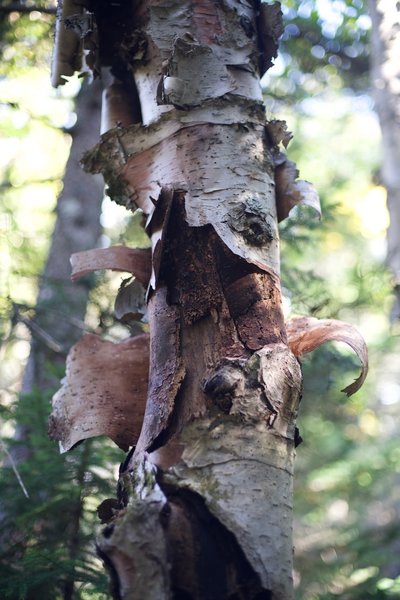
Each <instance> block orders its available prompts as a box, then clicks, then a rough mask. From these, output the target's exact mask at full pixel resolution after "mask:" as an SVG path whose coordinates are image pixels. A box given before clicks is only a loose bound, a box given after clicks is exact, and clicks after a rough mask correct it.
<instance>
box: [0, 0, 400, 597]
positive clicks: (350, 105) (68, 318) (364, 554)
mask: <svg viewBox="0 0 400 600" xmlns="http://www.w3.org/2000/svg"><path fill="white" fill-rule="evenodd" d="M393 4H395V3H393ZM367 8H368V7H367V5H366V3H364V2H362V1H360V0H347V1H344V0H335V1H327V0H302V1H301V0H297V1H295V0H285V2H283V3H282V9H283V13H284V19H285V33H284V35H283V38H282V41H281V51H280V55H279V57H278V59H277V60H276V61H275V66H274V67H273V69H271V70H270V71H269V72H268V73H267V75H266V76H265V77H264V79H263V86H264V92H265V102H266V106H267V113H268V116H269V117H274V118H275V117H276V118H284V119H286V120H287V122H288V124H289V127H290V129H291V130H292V131H293V133H294V139H293V141H292V142H291V143H290V145H289V149H288V153H289V157H290V158H291V159H293V160H295V161H296V163H297V166H298V168H299V170H300V173H301V176H302V178H305V179H308V180H310V181H312V182H313V183H314V185H315V186H316V188H317V189H318V191H319V194H320V198H321V204H322V208H323V218H322V220H321V221H319V219H318V218H316V216H315V215H313V214H312V212H309V211H308V210H307V209H306V208H303V209H300V210H298V212H295V211H294V212H293V213H292V214H291V217H290V218H289V219H287V220H286V221H284V223H283V224H282V225H281V240H282V283H283V287H284V295H285V304H286V310H287V314H288V315H290V314H306V315H312V316H316V317H318V318H339V319H342V320H344V321H348V322H350V323H353V324H355V325H356V326H357V327H358V328H359V329H360V331H361V332H362V334H363V335H364V337H365V338H366V340H367V342H368V346H369V352H370V365H371V366H370V374H369V376H368V379H367V382H366V384H365V385H364V387H363V388H362V389H361V391H359V392H358V393H357V394H356V395H355V396H353V397H351V398H350V399H348V398H346V397H345V395H344V394H341V393H340V389H341V388H343V387H344V385H346V384H347V383H348V382H349V379H350V380H351V378H352V377H353V376H355V375H356V373H357V370H358V369H359V365H358V363H357V359H355V358H354V357H353V356H352V355H351V354H350V352H349V353H348V352H347V351H346V349H344V348H343V347H342V346H341V345H340V344H337V345H336V344H328V345H326V346H325V347H323V348H321V349H319V350H317V351H315V352H314V353H313V355H311V357H310V358H307V359H306V360H305V361H304V362H303V370H304V378H305V389H304V393H303V400H302V403H301V410H300V417H299V427H300V433H301V436H302V438H303V443H302V444H301V445H300V447H299V448H298V451H297V464H296V477H295V488H296V489H295V561H296V562H295V565H296V574H295V583H296V594H297V597H298V598H299V599H300V598H301V599H304V600H317V599H318V600H327V599H332V598H337V597H340V598H344V599H346V598H348V599H354V600H357V599H360V600H361V599H367V598H378V599H379V598H400V567H399V561H398V555H399V551H400V535H399V533H400V531H399V530H400V448H399V445H398V436H399V429H400V421H399V415H400V369H399V366H398V365H399V350H400V340H399V331H400V328H399V321H398V319H399V315H398V307H397V305H396V297H395V292H394V291H393V282H392V276H391V274H390V273H389V271H388V270H386V268H385V256H386V247H387V244H386V229H387V227H388V224H389V215H388V211H387V208H386V192H385V189H384V187H383V186H382V183H381V178H380V174H379V173H380V165H381V161H382V151H381V138H380V129H379V123H378V118H377V116H376V114H375V112H374V102H373V98H372V90H371V87H372V86H371V78H370V69H369V59H370V49H371V46H370V34H371V19H370V17H369V15H368V11H367ZM54 23H55V16H54V5H53V4H52V3H50V2H39V1H38V2H36V3H35V5H34V6H32V5H29V3H24V4H23V5H21V6H19V5H18V6H16V5H15V3H7V2H6V1H5V0H3V2H2V6H1V7H0V36H1V37H0V52H1V58H2V60H1V65H0V76H1V79H0V132H1V140H0V178H1V182H0V192H1V197H2V198H1V204H0V228H1V234H0V235H1V237H0V254H1V259H0V272H1V282H0V289H1V299H0V318H1V321H0V334H1V362H0V376H1V382H2V385H1V388H2V391H1V403H0V426H1V431H0V451H1V460H2V463H3V467H4V468H2V470H1V473H0V489H1V505H0V518H1V519H2V527H1V528H0V538H1V544H0V597H2V598H3V597H4V598H11V599H17V598H18V599H29V598H32V599H34V598H36V599H37V598H41V599H43V600H47V599H49V600H50V599H59V598H63V599H64V600H67V599H68V598H79V599H86V598H96V599H99V600H100V599H103V598H108V597H109V593H108V587H107V585H108V584H107V580H106V577H105V575H104V572H103V568H102V565H101V562H100V561H99V560H98V559H96V557H95V553H94V542H93V536H92V532H93V529H94V526H95V524H96V523H98V522H99V521H98V516H97V512H96V508H97V506H98V505H99V504H100V502H102V501H103V500H104V499H105V498H107V497H108V496H110V495H112V494H113V491H114V488H115V485H116V480H117V475H118V465H119V463H120V462H121V460H123V458H124V454H123V452H122V451H121V450H119V449H118V448H117V447H115V446H114V445H113V444H112V443H111V442H109V441H107V440H106V439H103V438H100V439H93V440H90V441H86V442H85V443H84V444H82V445H81V446H79V447H78V448H77V449H76V450H75V451H74V453H72V454H62V455H59V453H58V448H57V445H56V443H55V442H52V441H51V440H49V439H48V437H47V417H48V414H49V412H50V402H49V400H50V398H51V396H52V394H53V393H54V391H55V390H56V389H57V388H58V385H59V380H60V379H61V378H62V376H63V368H64V367H63V365H64V362H65V355H66V352H67V350H68V347H69V346H70V345H71V344H72V343H73V342H74V341H75V340H76V339H78V338H79V337H80V335H81V334H82V332H83V331H91V332H95V333H100V332H101V333H102V334H103V335H105V336H106V338H107V339H110V340H113V341H116V340H120V339H123V338H125V337H127V336H128V335H129V332H130V330H129V327H128V326H126V325H124V324H123V323H121V322H120V321H119V320H118V319H117V318H116V317H115V315H114V307H113V301H112V299H113V298H114V296H115V292H116V290H117V289H118V287H119V286H120V284H121V280H122V278H121V276H120V275H115V274H114V275H105V274H104V273H99V274H97V275H96V276H95V277H93V276H90V277H87V278H86V280H85V281H84V284H83V285H81V287H80V288H78V287H77V284H74V286H75V287H72V284H69V283H65V282H63V283H62V285H61V284H60V281H61V278H60V281H59V282H58V284H59V287H58V288H57V294H55V295H53V296H52V294H49V287H48V286H51V285H54V283H55V279H57V278H56V277H55V276H54V273H53V274H50V275H49V269H48V265H49V260H50V258H51V254H52V253H53V255H54V252H55V250H54V240H53V244H51V236H52V232H53V230H54V227H55V224H57V223H58V226H59V224H60V222H61V221H62V219H63V218H66V219H67V220H68V219H69V220H71V219H72V220H74V222H75V225H76V222H77V221H78V229H77V230H76V231H77V233H76V232H75V233H76V236H77V237H78V241H77V247H76V248H75V249H72V251H76V250H80V249H83V248H81V247H80V245H79V244H82V243H86V242H87V244H88V245H87V247H94V246H95V245H96V244H97V246H101V247H106V246H109V245H111V244H115V243H123V244H125V243H126V244H127V245H140V246H144V245H148V241H147V240H146V236H145V235H144V234H143V233H142V230H141V228H140V215H138V214H136V215H133V216H132V215H129V214H127V212H126V210H125V209H124V208H122V207H118V206H117V205H115V204H113V203H112V202H111V201H110V200H109V199H108V198H107V197H106V198H105V199H104V201H103V202H102V211H101V215H100V206H101V201H102V192H101V186H100V184H99V182H96V183H93V184H89V187H91V188H93V189H92V192H93V194H94V197H93V198H91V199H90V203H91V204H90V205H91V207H92V209H93V210H92V209H91V211H90V215H89V211H87V212H86V213H85V211H83V217H82V206H85V198H83V199H82V200H81V202H82V203H83V204H82V206H81V205H79V207H78V208H79V210H78V209H77V208H76V206H75V208H74V206H73V205H72V206H71V204H68V194H67V198H66V193H67V192H68V190H70V188H69V187H68V186H70V185H75V186H77V187H78V188H79V189H80V191H81V193H83V195H84V194H85V191H86V190H87V187H85V186H87V185H88V183H87V177H88V176H85V175H84V174H83V173H81V172H80V171H79V170H78V168H77V162H78V161H77V159H76V157H75V158H74V160H73V161H72V163H71V161H70V169H71V170H72V171H73V173H72V175H71V173H70V174H69V176H70V177H72V180H73V181H74V182H75V183H74V184H71V183H70V181H71V180H67V174H66V175H65V176H64V171H65V166H66V163H67V159H68V156H69V153H70V150H71V145H73V144H74V143H75V144H78V142H79V143H82V140H80V135H81V134H82V128H83V125H82V122H83V121H84V119H85V117H82V115H83V114H84V111H85V110H87V105H89V107H91V112H92V113H93V115H97V118H98V104H99V100H98V94H99V90H98V86H94V87H93V88H90V89H86V90H84V92H83V94H82V93H81V95H80V96H79V98H80V99H79V98H78V101H76V95H77V93H78V91H79V89H80V87H81V81H82V80H81V79H78V78H77V77H74V78H71V80H70V81H69V82H68V83H67V84H66V85H65V86H64V87H63V88H61V89H58V90H56V91H55V90H53V89H52V88H51V84H50V74H49V68H50V63H51V52H52V40H53V31H54ZM85 95H86V96H85ZM85 97H86V100H85ZM79 102H80V104H79ZM85 102H86V105H85ZM88 103H89V104H88ZM96 106H97V109H96ZM80 113H81V119H79V116H80ZM77 119H78V120H77ZM92 123H93V122H92V121H91V125H92ZM96 127H98V125H97V126H96ZM83 134H84V132H83ZM94 135H95V136H96V135H97V133H96V131H95V133H94ZM83 138H84V140H83V144H85V140H86V143H87V138H85V135H83ZM94 139H95V138H94ZM79 140H80V141H79ZM89 147H90V143H87V145H86V146H85V145H84V146H83V147H81V148H80V149H79V148H78V149H76V150H75V151H77V152H78V153H79V152H80V153H83V151H84V150H85V149H88V148H89ZM67 173H68V170H67ZM64 177H65V178H64ZM63 178H64V182H63ZM66 191H67V192H66ZM69 193H71V192H69ZM87 201H88V202H89V200H87ZM65 207H67V208H65ZM74 210H75V212H76V211H77V210H78V213H79V215H78V216H79V218H75V217H76V214H75V215H74V214H73V213H74ZM68 211H70V212H68ZM79 211H81V212H79ZM89 221H90V224H89ZM89 225H90V227H91V233H90V236H92V237H94V243H93V242H92V243H91V244H90V240H87V239H86V238H85V234H84V233H83V230H84V229H85V227H86V226H88V227H89ZM79 228H80V229H79ZM59 231H60V230H58V234H57V235H59ZM90 236H89V237H90ZM61 237H62V236H61ZM61 237H60V236H59V237H58V239H61ZM72 238H73V236H72ZM84 238H85V239H84ZM54 239H56V238H54ZM82 240H83V241H82ZM66 258H67V261H68V256H67V257H66ZM46 262H47V270H46V267H45V265H46ZM71 290H72V291H71ZM78 290H79V291H78ZM289 290H290V291H289ZM78 300H79V301H78ZM86 301H87V306H86ZM85 313H86V315H85ZM49 315H50V316H49ZM44 316H45V317H46V318H45V317H44ZM46 319H47V320H46ZM130 327H131V329H132V327H134V328H140V327H142V328H146V324H145V323H144V324H143V323H142V324H136V323H135V324H134V325H133V326H132V324H131V325H130ZM36 352H38V353H39V355H40V359H37V358H36V359H35V360H38V361H39V362H40V361H42V362H41V363H40V364H41V365H42V366H43V368H44V367H45V368H44V371H45V374H46V375H45V377H42V378H39V379H37V378H35V376H32V373H31V372H30V371H29V368H28V367H29V364H31V363H30V361H31V362H32V356H33V353H36ZM35 356H36V355H35ZM42 371H43V369H42ZM13 465H14V466H15V467H16V470H17V474H16V472H15V470H14V469H13Z"/></svg>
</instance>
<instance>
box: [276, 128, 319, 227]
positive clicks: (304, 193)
mask: <svg viewBox="0 0 400 600" xmlns="http://www.w3.org/2000/svg"><path fill="white" fill-rule="evenodd" d="M281 141H282V143H284V140H283V139H282V140H281ZM274 164H275V193H276V210H277V215H278V222H281V221H283V220H284V219H286V217H288V216H289V213H290V211H291V210H292V208H294V207H295V206H297V205H301V206H310V207H311V208H313V209H314V210H315V212H316V213H317V215H318V217H319V218H321V204H320V201H319V196H318V192H317V190H316V189H315V187H314V186H313V184H312V183H310V182H309V181H305V180H303V179H299V180H297V181H296V179H297V177H298V176H299V172H298V170H297V167H296V164H295V163H294V162H293V161H291V160H289V159H288V158H287V157H286V155H285V154H283V153H282V152H278V153H277V154H275V156H274Z"/></svg>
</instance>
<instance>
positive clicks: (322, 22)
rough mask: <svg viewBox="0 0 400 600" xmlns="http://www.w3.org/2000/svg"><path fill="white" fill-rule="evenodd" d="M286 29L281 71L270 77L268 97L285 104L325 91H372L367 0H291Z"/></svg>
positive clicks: (285, 12)
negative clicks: (289, 99)
mask: <svg viewBox="0 0 400 600" xmlns="http://www.w3.org/2000/svg"><path fill="white" fill-rule="evenodd" d="M282 10H283V19H284V25H285V30H284V34H283V36H282V38H281V41H280V53H279V57H278V60H277V62H276V67H275V68H274V69H272V70H271V72H270V73H269V75H267V77H266V80H265V84H266V87H267V89H268V94H271V95H272V96H274V97H275V98H277V99H281V100H283V101H284V102H287V101H288V98H289V97H292V98H293V99H296V100H299V99H302V98H306V97H309V96H310V95H314V94H316V93H321V92H322V91H324V90H325V89H326V88H329V89H339V88H340V87H342V86H346V87H349V88H351V89H352V90H356V91H364V90H365V89H367V88H368V87H369V73H368V71H369V64H368V62H369V61H368V59H369V44H368V42H369V30H370V19H369V16H368V7H367V2H364V1H363V0H337V1H335V2H331V1H327V0H286V1H285V2H282Z"/></svg>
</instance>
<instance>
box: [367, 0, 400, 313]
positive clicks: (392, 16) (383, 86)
mask: <svg viewBox="0 0 400 600" xmlns="http://www.w3.org/2000/svg"><path fill="white" fill-rule="evenodd" d="M369 8H370V15H371V19H372V30H371V42H372V43H371V75H372V84H373V90H374V97H375V108H376V111H377V113H378V117H379V122H380V126H381V131H382V153H383V160H382V167H381V178H382V183H383V185H384V186H385V188H386V190H387V206H388V210H389V215H390V225H389V229H388V232H387V244H388V246H387V264H388V267H389V268H390V270H391V271H392V273H393V283H394V288H395V292H396V303H395V305H394V307H393V315H392V316H393V320H394V319H399V318H400V169H399V165H400V83H399V82H400V63H399V53H400V32H399V27H400V6H399V4H398V3H396V2H391V1H390V0H370V3H369Z"/></svg>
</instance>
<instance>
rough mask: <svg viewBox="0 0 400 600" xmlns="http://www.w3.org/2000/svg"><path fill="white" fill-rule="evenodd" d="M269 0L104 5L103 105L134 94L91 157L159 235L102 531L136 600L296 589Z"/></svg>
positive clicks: (265, 594) (117, 583) (207, 598)
mask: <svg viewBox="0 0 400 600" xmlns="http://www.w3.org/2000/svg"><path fill="white" fill-rule="evenodd" d="M265 6H266V5H261V4H259V3H258V2H252V1H247V0H223V1H221V0H193V1H189V0H179V1H178V0H168V1H165V0H163V1H159V0H142V1H138V2H135V3H132V4H129V3H126V4H125V5H124V6H122V7H120V8H119V9H116V8H114V9H113V10H111V9H109V8H108V9H107V8H104V7H103V5H101V4H100V3H98V4H97V3H94V5H93V11H94V17H95V19H96V22H97V27H98V34H99V47H100V54H101V61H102V63H103V65H109V66H111V69H112V72H113V74H114V76H115V77H116V82H115V84H113V85H115V86H117V88H116V87H114V88H113V90H112V93H111V92H110V93H109V94H108V101H109V102H110V103H112V102H113V101H114V100H115V90H116V89H121V88H122V89H123V90H124V94H125V98H129V99H130V102H131V105H130V106H128V108H129V110H126V108H127V107H126V106H125V108H124V109H123V110H121V114H123V118H121V119H118V116H117V113H118V110H117V112H116V113H114V112H113V110H112V107H110V106H108V108H107V113H108V114H109V115H113V116H112V119H114V121H113V122H110V124H109V125H110V126H112V128H111V129H109V130H108V131H107V132H106V133H104V134H103V136H102V138H101V141H100V142H99V144H98V145H97V146H95V148H93V150H92V151H90V152H89V153H88V154H87V155H86V158H85V161H84V162H85V166H86V168H87V169H88V170H90V171H92V172H102V173H103V174H104V176H105V179H106V182H107V184H108V186H109V193H110V194H111V196H112V197H113V198H114V199H115V200H116V201H118V202H120V203H123V204H125V205H126V206H127V207H128V208H132V209H135V208H140V209H141V210H142V211H143V213H144V214H145V216H146V220H147V221H146V230H147V232H148V234H149V236H150V237H151V240H152V276H151V280H150V285H149V289H148V319H149V324H150V376H149V389H148V397H147V406H146V411H145V416H144V422H143V428H142V432H141V435H140V438H139V440H138V443H137V446H136V449H135V450H134V451H132V452H131V453H130V455H129V456H128V457H127V459H126V461H125V463H124V464H123V465H122V467H121V479H120V484H119V510H118V511H113V513H112V515H110V518H109V522H108V523H107V525H106V526H105V527H104V528H103V530H102V531H101V533H100V535H99V538H98V546H99V552H100V554H101V556H102V557H103V558H104V560H105V562H106V564H107V565H108V566H109V567H110V570H111V573H112V574H113V581H114V594H115V596H116V597H118V598H123V599H124V600H128V599H129V600H133V599H141V600H142V599H146V600H162V599H164V598H165V599H167V598H187V599H196V600H197V599H198V600H211V599H215V600H217V599H218V600H222V599H228V598H230V599H232V600H233V599H236V598H238V599H239V598H240V599H241V598H243V599H255V598H257V599H259V600H261V599H267V598H272V599H273V600H289V599H290V598H292V595H293V589H292V587H293V586H292V531H291V529H292V479H293V459H294V446H295V443H294V438H295V417H296V411H297V407H298V402H299V397H300V388H301V373H300V367H299V364H298V361H297V359H296V358H295V357H294V356H293V354H292V353H291V352H290V350H289V349H288V346H287V338H286V330H285V325H284V320H283V315H282V310H281V292H280V282H279V241H278V230H277V210H276V205H275V190H274V185H275V184H274V164H273V153H274V152H276V151H277V148H276V144H275V143H274V142H273V141H271V140H270V137H269V136H268V132H267V128H266V118H265V111H264V107H263V102H262V93H261V87H260V82H259V79H260V68H261V69H262V68H263V67H265V66H266V65H269V64H270V58H271V56H272V55H274V52H275V46H274V44H275V41H276V39H275V38H276V35H277V32H278V31H279V30H280V25H279V22H278V20H279V19H278V17H279V6H277V5H272V6H270V7H269V9H266V8H265ZM261 25H262V27H261ZM135 103H136V104H135ZM128 113H130V114H131V119H130V120H131V123H130V124H129V126H126V125H127V119H126V115H127V114H128ZM128 121H129V119H128Z"/></svg>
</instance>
